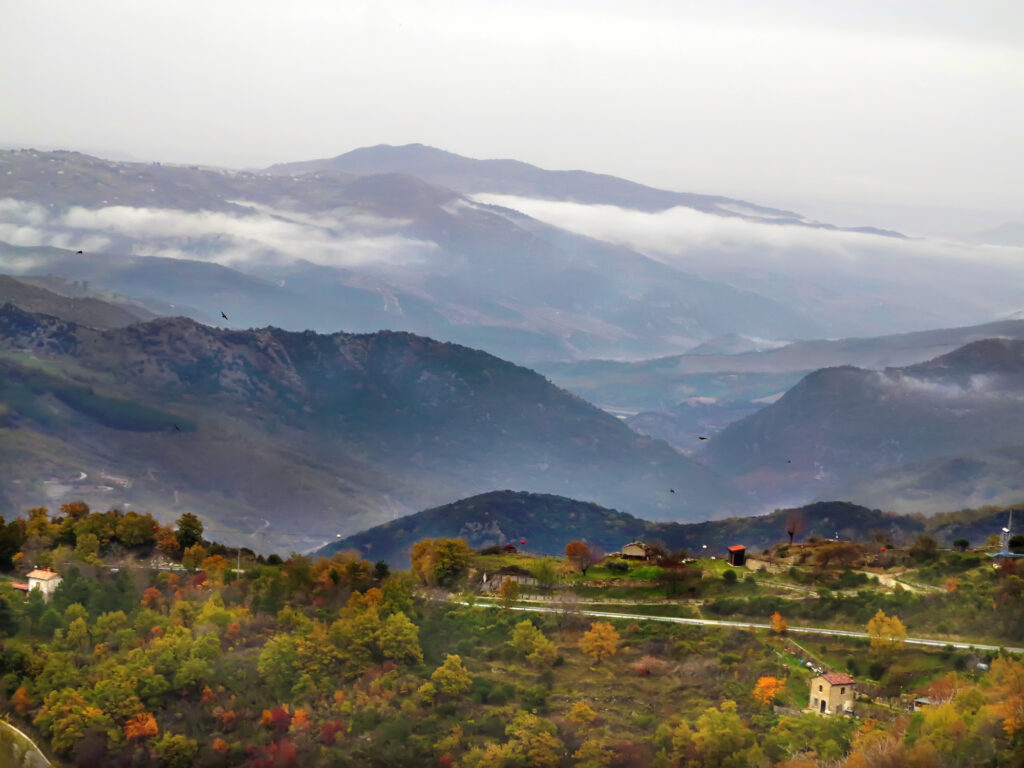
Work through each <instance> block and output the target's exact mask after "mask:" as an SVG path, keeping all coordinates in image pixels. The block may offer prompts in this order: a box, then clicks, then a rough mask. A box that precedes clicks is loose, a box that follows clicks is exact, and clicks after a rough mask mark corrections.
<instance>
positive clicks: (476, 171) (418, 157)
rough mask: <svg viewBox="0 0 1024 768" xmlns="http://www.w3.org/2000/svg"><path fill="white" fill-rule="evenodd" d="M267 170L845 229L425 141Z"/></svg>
mask: <svg viewBox="0 0 1024 768" xmlns="http://www.w3.org/2000/svg"><path fill="white" fill-rule="evenodd" d="M266 171H267V172H268V173H272V174H276V175H296V174H299V175H301V174H306V173H323V172H339V171H340V172H343V173H355V174H360V175H363V174H378V173H411V174H413V175H415V176H418V177H420V178H422V179H426V180H427V181H430V182H431V183H434V184H439V185H441V186H444V187H448V188H450V189H454V190H458V191H459V192H461V193H463V194H473V193H476V192H491V193H499V194H509V195H520V196H525V197H539V198H545V199H551V200H566V201H571V202H578V203H586V204H591V205H616V206H619V207H622V208H631V209H634V210H641V211H649V212H656V211H664V210H667V209H669V208H674V207H676V206H683V207H686V208H692V209H694V210H697V211H702V212H704V213H712V214H714V215H716V216H724V217H728V218H740V219H751V220H754V221H758V222H762V223H765V222H767V223H773V224H790V225H795V226H809V227H816V228H825V229H842V228H840V227H835V226H833V225H830V224H822V223H820V222H811V221H808V220H807V219H805V218H804V217H803V216H801V215H800V214H798V213H794V212H792V211H785V210H781V209H778V208H771V207H768V206H763V205H757V204H754V203H748V202H746V201H743V200H736V199H733V198H729V197H722V196H720V195H700V194H694V193H690V192H671V191H668V190H664V189H656V188H654V187H648V186H645V185H643V184H638V183H636V182H633V181H628V180H626V179H622V178H619V177H617V176H610V175H608V174H601V173H592V172H590V171H580V170H570V171H552V170H546V169H543V168H539V167H537V166H535V165H530V164H529V163H524V162H521V161H519V160H477V159H474V158H470V157H464V156H462V155H457V154H455V153H454V152H448V151H446V150H443V149H437V148H435V147H429V146H426V145H424V144H406V145H403V146H394V145H390V144H378V145H376V146H373V147H360V148H359V149H354V150H352V151H350V152H346V153H344V154H341V155H338V156H336V157H331V158H324V159H320V160H305V161H299V162H292V163H277V164H275V165H271V166H270V167H268V168H267V169H266ZM847 231H851V232H862V233H868V234H880V235H884V236H889V237H898V238H902V237H904V235H902V234H900V233H899V232H893V231H891V230H885V229H879V228H875V227H851V228H849V229H848V230H847Z"/></svg>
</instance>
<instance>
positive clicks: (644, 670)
mask: <svg viewBox="0 0 1024 768" xmlns="http://www.w3.org/2000/svg"><path fill="white" fill-rule="evenodd" d="M664 669H665V662H664V661H662V660H661V659H659V658H656V657H654V656H644V657H643V658H642V659H640V661H638V662H636V663H635V664H634V665H633V671H634V672H636V674H637V675H639V676H640V677H649V676H651V675H657V674H660V673H661V672H662V671H664Z"/></svg>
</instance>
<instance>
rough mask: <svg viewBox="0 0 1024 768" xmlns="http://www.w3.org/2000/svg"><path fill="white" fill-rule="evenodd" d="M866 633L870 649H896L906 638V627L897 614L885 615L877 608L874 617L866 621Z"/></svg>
mask: <svg viewBox="0 0 1024 768" xmlns="http://www.w3.org/2000/svg"><path fill="white" fill-rule="evenodd" d="M868 635H869V636H870V637H871V650H873V651H898V650H900V649H902V648H903V645H904V642H905V641H906V639H907V628H906V627H905V626H904V625H903V622H902V621H900V619H899V616H886V615H885V612H884V611H883V610H882V609H881V608H879V609H878V613H876V614H875V617H874V618H873V619H871V621H869V622H868Z"/></svg>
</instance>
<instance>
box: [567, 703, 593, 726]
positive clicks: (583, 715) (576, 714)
mask: <svg viewBox="0 0 1024 768" xmlns="http://www.w3.org/2000/svg"><path fill="white" fill-rule="evenodd" d="M569 719H570V720H572V721H573V722H574V723H579V724H580V725H590V724H591V723H592V722H594V720H596V719H597V712H595V711H594V710H593V709H591V708H590V705H589V704H587V702H585V701H577V702H576V703H575V704H573V705H572V709H570V710H569Z"/></svg>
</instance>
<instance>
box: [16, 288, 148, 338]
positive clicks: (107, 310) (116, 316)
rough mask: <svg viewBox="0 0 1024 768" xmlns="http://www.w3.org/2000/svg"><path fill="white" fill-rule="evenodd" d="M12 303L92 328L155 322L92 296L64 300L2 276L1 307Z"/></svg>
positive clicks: (142, 312)
mask: <svg viewBox="0 0 1024 768" xmlns="http://www.w3.org/2000/svg"><path fill="white" fill-rule="evenodd" d="M8 302H9V303H11V304H13V305H15V306H17V307H20V308H21V309H24V310H26V311H28V312H37V313H42V314H47V315H56V316H59V317H62V318H64V319H66V320H70V321H72V322H75V323H78V324H80V325H88V326H90V327H92V328H100V329H106V328H117V327H119V326H124V325H130V324H131V323H136V322H139V321H140V320H148V319H150V318H152V314H150V313H148V312H146V311H145V310H142V309H141V308H135V307H133V308H131V309H129V308H127V307H125V306H123V305H118V304H111V303H109V302H106V301H101V300H100V299H97V298H93V297H90V296H84V297H74V296H63V295H61V294H58V293H54V292H53V291H50V290H47V289H46V288H41V287H39V286H36V285H32V284H31V283H29V282H24V281H20V280H16V279H14V278H13V277H11V276H9V275H3V274H0V305H2V304H6V303H8Z"/></svg>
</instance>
